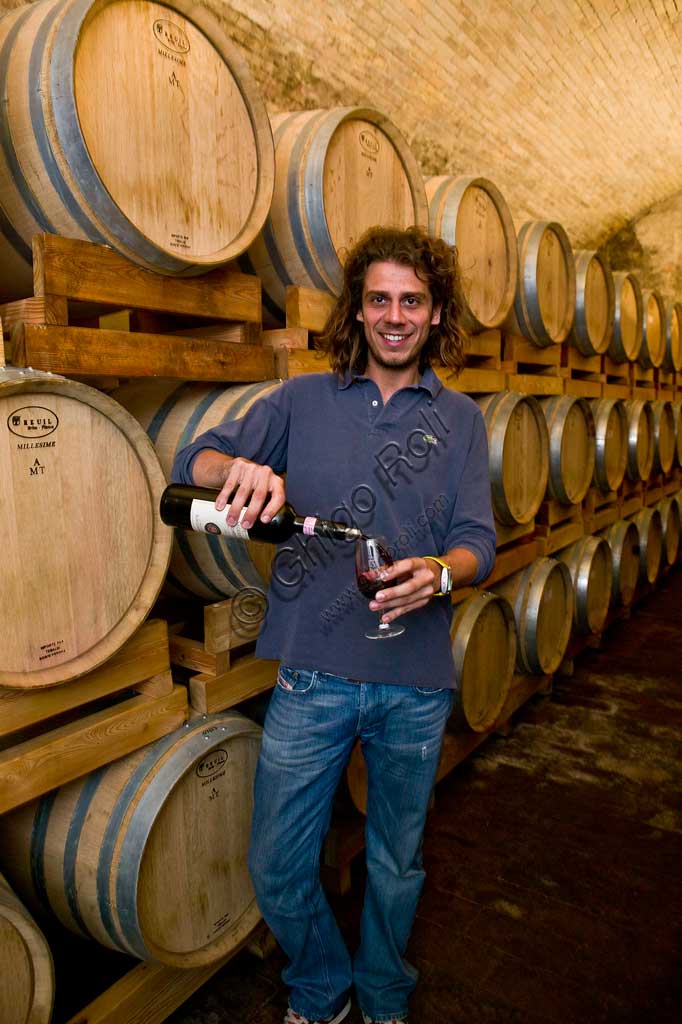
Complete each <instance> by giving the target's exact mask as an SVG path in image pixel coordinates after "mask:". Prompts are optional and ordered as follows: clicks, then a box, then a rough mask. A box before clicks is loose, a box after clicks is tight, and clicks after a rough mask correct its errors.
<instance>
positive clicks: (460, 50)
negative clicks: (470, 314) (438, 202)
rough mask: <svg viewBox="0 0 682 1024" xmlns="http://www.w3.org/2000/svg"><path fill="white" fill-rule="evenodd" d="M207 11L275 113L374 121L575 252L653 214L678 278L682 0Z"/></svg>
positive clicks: (391, 2) (655, 236) (214, 1)
mask: <svg viewBox="0 0 682 1024" xmlns="http://www.w3.org/2000/svg"><path fill="white" fill-rule="evenodd" d="M197 2H198V3H200V4H201V5H202V6H206V7H209V8H210V9H211V10H212V11H213V12H214V13H215V14H216V15H217V16H218V17H219V18H220V20H221V21H222V22H223V23H224V24H225V25H226V27H227V28H228V31H229V32H230V34H231V36H232V38H233V39H234V40H235V42H236V43H237V45H238V46H239V48H240V50H241V51H242V53H243V55H244V56H245V58H246V59H247V61H248V63H249V65H250V66H251V69H252V71H253V73H254V75H255V78H256V82H257V84H258V86H259V88H260V90H261V93H262V95H263V96H264V98H265V100H266V103H267V106H268V109H269V111H270V112H271V113H276V112H280V111H285V110H300V109H304V108H308V109H310V108H313V107H333V106H354V105H362V106H372V107H376V108H378V109H379V110H381V111H383V112H384V113H386V114H387V115H388V116H389V117H390V118H391V119H392V120H393V121H394V122H395V124H396V125H397V126H398V127H399V128H400V129H401V131H402V132H403V134H404V135H405V137H406V138H407V141H408V142H409V144H410V145H411V147H412V149H413V151H414V153H415V155H416V157H417V159H418V161H419V163H420V164H421V167H422V170H423V172H424V174H425V176H427V175H431V174H443V173H452V174H475V175H481V176H485V177H488V178H490V179H491V180H492V181H493V182H494V183H495V184H496V185H497V186H498V188H499V189H500V190H501V191H502V193H503V195H504V196H505V198H506V199H507V202H508V203H509V206H510V208H511V211H512V215H513V217H514V220H515V222H516V224H517V226H520V225H521V224H522V223H523V222H524V221H525V220H527V219H529V218H542V219H552V220H558V221H559V222H560V223H562V224H563V225H564V227H565V228H566V230H567V231H568V233H569V236H570V238H571V240H572V242H573V243H574V245H580V246H585V245H587V246H592V245H596V244H600V243H604V242H605V241H606V240H607V239H609V238H611V236H613V235H614V234H616V232H619V231H621V229H623V228H625V235H626V236H628V232H629V236H628V237H630V241H632V237H634V236H633V232H632V223H633V222H634V224H635V225H637V224H638V223H639V222H641V221H642V218H644V219H646V218H647V217H649V216H650V215H651V211H652V208H653V216H654V220H653V221H652V222H650V226H649V230H648V236H647V240H645V241H644V242H643V243H642V244H644V246H645V247H648V248H653V249H656V246H658V248H659V249H660V253H659V261H658V262H659V263H660V262H661V260H663V261H665V260H666V259H667V260H668V263H670V253H671V252H673V251H674V253H675V257H674V260H675V262H678V260H677V257H678V255H679V256H680V260H679V262H680V263H682V0H197ZM170 5H171V6H172V0H170ZM17 6H21V4H20V3H18V2H16V0H0V12H4V11H5V10H10V9H12V8H14V7H17ZM651 225H653V226H651ZM621 234H622V232H621ZM645 234H646V232H645ZM666 235H670V238H666V237H665V236H666ZM673 236H674V237H673ZM631 248H632V246H631ZM640 249H641V245H640ZM645 262H646V261H645ZM654 262H655V261H654ZM640 263H641V261H640ZM680 284H681V285H682V275H681V280H680Z"/></svg>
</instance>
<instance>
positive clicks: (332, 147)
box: [242, 107, 428, 319]
mask: <svg viewBox="0 0 682 1024" xmlns="http://www.w3.org/2000/svg"><path fill="white" fill-rule="evenodd" d="M272 129H273V133H274V139H275V188H274V193H273V198H272V207H271V210H270V213H269V215H268V218H267V220H266V222H265V225H264V226H263V230H262V232H261V234H260V235H259V236H258V238H257V239H256V240H255V241H254V243H253V244H252V245H251V247H250V248H249V251H248V254H245V257H244V258H243V260H242V266H243V268H244V269H245V270H248V271H250V272H252V273H256V274H258V276H259V277H260V278H261V281H262V283H263V303H264V305H265V307H266V308H267V309H268V310H269V312H270V313H271V314H272V315H273V316H274V317H275V318H276V319H281V318H282V314H283V311H284V309H285V307H286V289H287V287H288V286H289V285H303V286H306V287H308V288H318V289H320V290H321V291H325V292H329V293H331V294H332V295H338V294H339V293H340V291H341V287H342V283H343V269H342V263H343V259H344V256H345V253H346V251H347V250H348V249H349V248H350V247H351V246H352V245H353V244H354V243H355V242H356V241H357V239H358V238H359V237H360V235H361V234H362V233H363V232H364V231H365V230H366V229H367V228H369V227H372V226H374V225H376V224H381V225H386V226H393V227H399V228H406V227H409V226H411V225H413V224H418V225H421V226H422V227H426V225H427V223H428V207H427V203H426V195H425V192H424V182H423V180H422V176H421V172H420V170H419V166H418V164H417V161H416V159H415V157H414V155H413V154H412V152H411V151H410V149H409V147H408V145H407V143H406V142H405V139H404V138H403V136H402V135H401V134H400V132H399V131H398V129H397V128H396V126H395V125H394V124H393V123H392V121H390V120H389V118H388V117H386V116H385V114H382V113H380V112H379V111H377V110H372V109H369V108H365V107H340V108H335V109H333V110H303V111H297V112H294V113H283V114H277V115H275V116H274V117H273V118H272Z"/></svg>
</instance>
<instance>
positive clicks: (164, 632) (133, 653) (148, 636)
mask: <svg viewBox="0 0 682 1024" xmlns="http://www.w3.org/2000/svg"><path fill="white" fill-rule="evenodd" d="M169 668H170V660H169V650H168V625H167V623H166V622H164V621H163V620H162V619H149V620H148V621H147V622H145V623H144V625H142V626H141V627H140V628H139V629H138V630H137V632H136V633H135V635H134V636H132V637H131V638H130V640H128V641H127V642H126V643H125V644H124V645H123V647H122V648H121V649H120V650H119V651H117V653H116V654H114V655H113V657H111V658H109V660H108V661H106V662H105V663H104V664H103V665H100V667H99V668H96V669H94V670H93V671H92V672H88V673H87V674H86V675H84V676H81V677H80V679H73V680H71V681H70V682H68V683H63V684H62V685H60V686H50V687H45V688H42V689H26V690H15V689H9V688H7V687H4V686H3V687H0V736H8V735H10V734H11V733H14V732H19V731H20V730H21V729H27V728H28V727H29V726H30V725H37V724H39V723H40V722H46V721H48V720H49V719H50V718H54V717H55V716H56V715H61V714H63V713H64V712H65V711H70V710H72V709H73V708H77V707H81V706H82V705H83V704H88V703H89V702H90V701H93V700H98V699H99V698H101V697H107V696H110V695H111V694H112V693H118V692H119V691H120V690H126V689H136V690H138V691H140V692H149V691H150V689H151V690H153V691H154V693H155V695H156V696H160V695H161V694H163V693H169V692H170V691H171V690H172V688H173V687H172V684H171V683H163V682H161V686H162V687H163V688H160V687H159V685H158V683H159V680H156V685H154V686H152V687H146V681H148V680H150V679H151V678H152V677H157V676H158V675H162V676H163V673H164V672H166V671H167V670H168V669H169ZM163 678H165V677H163Z"/></svg>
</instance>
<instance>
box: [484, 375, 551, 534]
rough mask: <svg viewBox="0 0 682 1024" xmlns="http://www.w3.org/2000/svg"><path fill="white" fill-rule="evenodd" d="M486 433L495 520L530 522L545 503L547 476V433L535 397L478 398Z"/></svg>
mask: <svg viewBox="0 0 682 1024" xmlns="http://www.w3.org/2000/svg"><path fill="white" fill-rule="evenodd" d="M476 401H477V403H478V405H479V407H480V409H481V411H482V412H483V419H484V421H485V426H486V431H487V434H488V463H489V471H490V491H491V496H492V504H493V511H494V513H495V517H496V519H497V520H498V521H499V522H501V523H504V524H505V525H507V526H514V525H515V524H517V523H529V522H530V521H531V520H532V519H533V518H534V516H535V513H536V512H537V510H538V509H539V507H540V505H541V504H542V500H543V498H544V496H545V490H546V488H547V478H548V475H549V433H548V431H547V424H546V422H545V417H544V415H543V413H542V409H541V408H540V406H539V404H538V402H537V399H535V398H533V396H532V395H522V394H520V393H519V392H518V391H500V392H498V393H497V394H494V395H482V396H479V397H478V398H477V399H476Z"/></svg>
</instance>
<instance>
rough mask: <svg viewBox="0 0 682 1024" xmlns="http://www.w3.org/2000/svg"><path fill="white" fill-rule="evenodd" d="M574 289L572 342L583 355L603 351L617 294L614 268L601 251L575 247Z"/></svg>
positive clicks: (591, 354) (592, 354)
mask: <svg viewBox="0 0 682 1024" xmlns="http://www.w3.org/2000/svg"><path fill="white" fill-rule="evenodd" d="M575 292H576V299H575V318H574V320H573V330H572V332H571V343H572V344H573V345H575V347H576V348H577V349H578V351H579V352H581V353H582V354H583V355H584V356H594V355H601V354H602V353H604V352H606V350H607V349H608V347H609V344H610V343H611V335H612V333H613V319H614V313H615V294H614V287H613V274H612V273H611V268H610V267H609V265H608V263H607V262H606V260H605V259H604V257H603V256H601V255H600V254H599V253H597V252H594V251H592V250H589V249H578V250H576V252H575Z"/></svg>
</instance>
